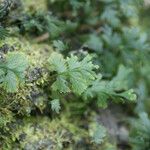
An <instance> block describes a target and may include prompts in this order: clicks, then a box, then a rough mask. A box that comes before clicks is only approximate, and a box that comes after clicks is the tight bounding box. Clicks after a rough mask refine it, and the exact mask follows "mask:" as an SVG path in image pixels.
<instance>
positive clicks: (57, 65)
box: [48, 52, 67, 73]
mask: <svg viewBox="0 0 150 150" xmlns="http://www.w3.org/2000/svg"><path fill="white" fill-rule="evenodd" d="M48 62H49V65H50V69H51V71H57V72H58V73H61V72H64V71H66V69H67V67H66V64H65V60H64V58H63V56H62V55H61V54H59V53H56V52H53V53H52V54H51V56H50V58H49V59H48Z"/></svg>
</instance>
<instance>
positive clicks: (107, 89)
mask: <svg viewBox="0 0 150 150" xmlns="http://www.w3.org/2000/svg"><path fill="white" fill-rule="evenodd" d="M130 71H131V70H130V69H126V68H125V67H124V66H122V65H121V66H120V68H119V71H118V74H117V76H116V77H114V78H113V79H112V80H111V81H103V80H101V78H99V79H97V80H96V81H94V82H93V85H92V86H91V87H90V88H89V89H87V91H86V92H85V93H84V99H86V100H87V99H88V98H90V97H91V98H94V97H97V104H98V106H100V107H104V108H105V107H107V104H108V100H109V99H112V100H115V101H116V100H118V99H119V100H130V101H134V100H136V94H135V93H134V90H132V89H131V90H127V91H124V90H126V88H127V81H128V80H127V77H128V75H129V73H130ZM122 90H123V91H124V92H120V91H122Z"/></svg>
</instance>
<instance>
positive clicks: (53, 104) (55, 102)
mask: <svg viewBox="0 0 150 150" xmlns="http://www.w3.org/2000/svg"><path fill="white" fill-rule="evenodd" d="M51 109H52V110H53V111H55V112H56V113H59V111H60V109H61V107H60V102H59V99H54V100H52V101H51Z"/></svg>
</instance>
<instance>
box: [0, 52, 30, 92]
mask: <svg viewBox="0 0 150 150" xmlns="http://www.w3.org/2000/svg"><path fill="white" fill-rule="evenodd" d="M27 66H28V63H27V59H26V57H25V56H24V55H23V54H22V53H18V52H12V53H9V54H8V55H7V56H6V60H4V61H1V62H0V86H1V87H3V88H4V89H5V90H6V91H7V92H16V91H17V89H18V86H19V83H21V82H23V81H24V80H23V79H24V76H25V74H24V72H25V70H26V69H27Z"/></svg>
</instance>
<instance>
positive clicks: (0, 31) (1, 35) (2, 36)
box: [0, 26, 9, 40]
mask: <svg viewBox="0 0 150 150" xmlns="http://www.w3.org/2000/svg"><path fill="white" fill-rule="evenodd" d="M8 35H9V32H8V30H6V29H4V28H3V27H1V26H0V40H3V39H5V37H7V36H8Z"/></svg>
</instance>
